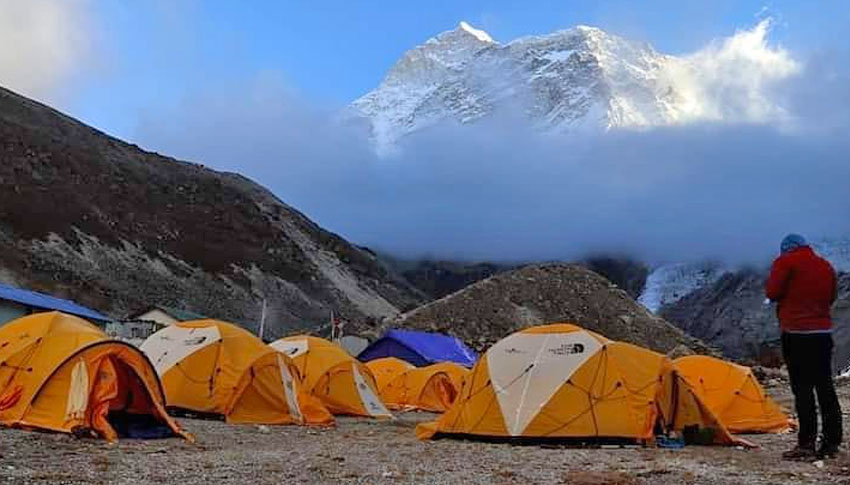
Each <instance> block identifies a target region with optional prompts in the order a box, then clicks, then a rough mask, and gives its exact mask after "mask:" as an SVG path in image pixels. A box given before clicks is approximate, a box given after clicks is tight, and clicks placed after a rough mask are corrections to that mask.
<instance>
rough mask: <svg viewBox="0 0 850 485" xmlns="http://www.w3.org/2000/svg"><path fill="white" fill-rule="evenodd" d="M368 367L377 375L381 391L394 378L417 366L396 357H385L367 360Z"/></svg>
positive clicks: (376, 379) (377, 386)
mask: <svg viewBox="0 0 850 485" xmlns="http://www.w3.org/2000/svg"><path fill="white" fill-rule="evenodd" d="M366 367H368V368H369V370H370V371H371V372H372V375H373V376H374V377H375V388H376V389H377V390H378V392H379V393H380V392H381V390H382V389H383V388H385V387H387V384H389V383H390V382H391V381H392V380H393V379H395V378H396V377H398V376H400V375H402V374H404V373H405V372H407V371H409V370H412V369H415V368H416V366H415V365H413V364H411V363H409V362H406V361H404V360H401V359H398V358H395V357H383V358H381V359H375V360H370V361H369V362H366ZM385 402H386V401H385Z"/></svg>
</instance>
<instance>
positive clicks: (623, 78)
mask: <svg viewBox="0 0 850 485" xmlns="http://www.w3.org/2000/svg"><path fill="white" fill-rule="evenodd" d="M671 60H672V58H670V57H668V56H664V55H661V54H659V53H657V52H655V50H653V49H652V48H651V47H650V46H649V45H646V44H637V43H632V42H628V41H626V40H624V39H622V38H620V37H617V36H614V35H610V34H607V33H605V32H604V31H602V30H600V29H597V28H593V27H585V26H579V27H576V28H573V29H570V30H564V31H560V32H556V33H553V34H549V35H542V36H530V37H523V38H520V39H517V40H515V41H512V42H510V43H508V44H500V43H498V42H495V41H494V40H493V39H492V38H491V37H490V36H489V35H488V34H487V33H486V32H484V31H481V30H478V29H475V28H473V27H471V26H470V25H469V24H467V23H466V22H461V23H460V25H459V26H458V27H457V28H456V29H454V30H451V31H448V32H443V33H441V34H439V35H438V36H436V37H434V38H432V39H429V40H428V41H427V42H425V44H423V45H421V46H419V47H416V48H414V49H412V50H410V51H408V52H407V53H405V54H404V56H403V57H402V58H401V59H400V60H399V61H398V62H397V63H396V64H395V66H393V67H392V69H390V71H389V73H388V74H387V76H386V78H385V79H384V81H383V82H382V83H381V85H380V86H379V87H378V88H377V89H376V90H374V91H372V92H370V93H368V94H366V95H365V96H363V97H362V98H360V99H358V100H356V101H355V102H354V103H353V104H352V106H353V108H354V109H355V111H356V112H358V113H359V114H361V115H362V116H365V117H366V118H368V119H369V120H370V121H371V123H372V134H373V137H374V139H375V141H376V143H377V145H378V146H379V147H386V146H390V145H392V144H393V143H394V142H395V141H397V140H398V139H399V138H400V137H402V136H404V135H405V134H407V133H410V132H413V131H416V130H419V129H422V128H425V127H427V126H430V125H433V124H435V123H437V122H441V121H446V120H452V121H455V122H460V123H468V122H471V121H474V120H477V119H479V118H481V117H483V116H485V115H487V114H489V113H492V112H493V111H494V109H495V108H496V107H497V106H498V105H501V104H507V103H519V105H520V106H523V107H524V111H525V112H526V115H528V117H529V118H530V119H531V120H532V121H533V122H535V123H538V124H540V125H542V126H543V127H544V128H548V127H551V128H556V129H574V128H579V127H583V126H585V125H586V126H589V127H592V128H610V127H613V126H645V125H655V124H660V123H667V122H670V121H671V120H673V119H675V118H676V117H677V116H678V115H677V103H678V100H677V98H676V93H675V91H674V90H673V89H671V86H670V84H669V82H668V81H666V80H665V79H664V75H663V73H664V72H665V70H664V69H663V67H664V66H665V65H666V64H668V63H669V62H671Z"/></svg>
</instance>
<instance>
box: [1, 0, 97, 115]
mask: <svg viewBox="0 0 850 485" xmlns="http://www.w3.org/2000/svg"><path fill="white" fill-rule="evenodd" d="M92 33H93V22H92V16H91V10H90V5H89V2H88V0H0V85H2V86H4V87H6V88H9V89H12V90H14V91H17V92H19V93H21V94H24V95H27V96H32V97H35V98H38V99H42V100H44V101H48V102H56V101H57V100H58V99H60V98H61V97H62V96H63V95H64V94H65V92H66V89H67V84H68V83H69V82H70V81H71V80H72V79H73V77H74V75H76V74H77V73H79V72H81V71H82V70H83V69H84V68H85V67H86V66H87V64H88V63H90V62H91V61H92V49H93V39H92V35H93V34H92Z"/></svg>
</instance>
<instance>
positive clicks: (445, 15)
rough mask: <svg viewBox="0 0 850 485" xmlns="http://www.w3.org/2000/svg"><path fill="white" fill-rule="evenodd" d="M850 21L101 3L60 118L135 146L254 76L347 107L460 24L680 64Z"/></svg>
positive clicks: (719, 7) (629, 7) (668, 9)
mask: <svg viewBox="0 0 850 485" xmlns="http://www.w3.org/2000/svg"><path fill="white" fill-rule="evenodd" d="M846 11H847V9H846V8H844V7H843V6H842V4H841V2H838V1H824V2H792V1H771V2H764V1H733V0H717V1H711V2H689V1H661V0H649V1H641V2H636V1H563V0H562V1H551V0H528V1H523V2H510V1H482V0H472V1H463V2H460V1H447V0H434V1H431V2H424V3H423V2H415V3H414V2H400V1H371V0H370V1H367V0H364V1H356V2H352V1H345V0H330V1H328V0H325V1H321V0H320V1H312V2H303V1H259V0H258V1H252V2H237V1H226V0H209V1H168V0H151V1H139V2H123V1H119V0H102V1H94V2H93V3H92V5H91V14H92V17H93V21H92V23H91V25H92V26H93V31H94V32H93V39H94V41H93V43H94V49H95V52H96V56H97V61H96V62H95V63H94V64H93V66H92V67H91V68H90V72H87V73H82V74H81V75H79V76H78V77H77V82H76V83H75V84H74V90H73V92H72V93H70V95H69V96H68V97H67V98H66V99H64V100H63V102H62V103H61V106H60V107H61V108H63V109H65V110H68V111H70V112H71V113H72V114H73V115H75V116H77V117H79V118H82V119H83V120H84V121H86V122H88V123H90V124H93V125H95V126H97V127H98V128H101V129H104V130H105V131H107V132H110V133H112V134H115V135H117V136H120V137H124V138H130V139H133V138H134V136H135V130H136V123H137V121H136V120H137V118H138V117H139V116H140V113H151V112H157V111H161V110H167V109H168V107H169V106H173V105H176V104H179V103H180V102H181V100H182V99H184V98H185V97H186V96H187V95H190V94H192V93H193V92H194V91H197V90H200V89H204V88H206V87H208V86H221V85H228V84H234V85H236V84H238V83H240V82H244V81H245V80H246V79H252V78H255V77H257V76H268V77H270V78H272V79H274V80H275V82H279V83H282V84H285V85H286V88H287V89H289V90H292V91H293V92H296V93H299V94H300V95H302V96H304V97H306V98H308V99H311V100H312V101H313V102H315V103H319V104H326V105H328V106H340V105H343V104H345V103H347V102H349V101H351V100H353V99H354V98H356V97H357V96H359V95H361V94H363V93H365V92H366V91H368V90H370V89H371V88H373V87H374V86H376V85H377V84H378V83H379V82H380V80H381V78H382V77H383V75H384V73H385V72H386V70H387V69H388V68H389V67H390V66H391V65H392V64H393V63H394V62H395V60H396V59H398V57H399V56H400V55H401V54H402V53H403V52H404V51H405V50H407V49H409V48H411V47H413V46H415V45H417V44H419V43H421V42H423V41H424V40H426V39H427V38H429V37H431V36H433V35H435V34H436V33H439V32H441V31H443V30H448V29H451V28H453V27H454V26H455V25H456V24H457V22H458V21H460V20H467V21H469V22H470V23H472V24H473V25H475V26H477V27H479V28H482V29H484V30H487V31H488V32H489V33H490V34H491V35H492V36H493V38H495V39H496V40H500V41H507V40H511V39H513V38H516V37H519V36H522V35H529V34H539V33H547V32H551V31H554V30H557V29H561V28H568V27H570V26H573V25H576V24H588V25H596V26H600V27H603V28H606V29H608V30H610V31H613V32H616V33H619V34H621V35H624V36H626V37H630V38H634V39H640V40H646V41H648V42H650V43H651V44H653V45H654V46H655V47H656V48H657V49H658V50H660V51H662V52H667V53H674V54H675V53H685V52H690V51H693V50H696V49H698V48H700V47H701V46H703V45H705V44H706V43H707V42H709V41H711V40H712V39H716V38H720V37H724V36H728V35H731V34H732V33H733V32H734V31H735V30H736V29H738V28H746V27H750V26H752V25H753V24H754V23H755V22H756V21H757V20H758V18H760V17H761V16H764V15H771V16H773V17H775V18H776V19H777V21H778V26H777V28H776V29H775V30H774V32H773V34H772V39H773V40H774V41H777V42H780V43H782V44H783V45H786V46H788V47H789V48H792V49H793V50H795V51H800V52H805V51H807V50H817V49H821V48H823V47H824V46H825V45H827V44H828V43H829V42H830V39H831V38H832V36H833V35H835V34H838V33H840V31H841V29H843V27H844V26H845V25H847V18H848V14H847V13H846ZM235 94H238V93H235Z"/></svg>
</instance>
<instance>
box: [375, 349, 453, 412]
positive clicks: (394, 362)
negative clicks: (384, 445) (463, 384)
mask: <svg viewBox="0 0 850 485" xmlns="http://www.w3.org/2000/svg"><path fill="white" fill-rule="evenodd" d="M366 367H368V368H369V369H370V370H371V371H372V373H373V374H375V376H376V380H377V382H378V395H379V396H380V398H381V400H382V401H384V403H385V404H386V405H387V407H389V408H390V409H399V410H406V411H408V410H422V411H433V412H444V411H445V410H446V409H448V408H449V406H451V404H452V402H453V401H454V398H455V396H456V395H457V390H456V389H455V387H454V384H452V380H451V378H449V375H448V374H446V373H445V372H442V371H440V370H438V369H434V368H432V367H433V366H428V367H419V368H417V367H414V366H412V365H410V364H408V363H407V362H404V361H401V360H398V359H396V358H394V357H384V358H381V359H375V360H371V361H369V362H368V363H367V364H366ZM378 376H380V377H378Z"/></svg>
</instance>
